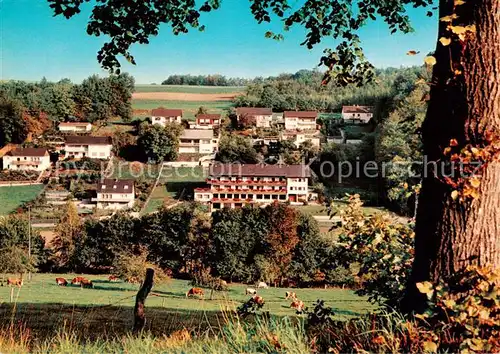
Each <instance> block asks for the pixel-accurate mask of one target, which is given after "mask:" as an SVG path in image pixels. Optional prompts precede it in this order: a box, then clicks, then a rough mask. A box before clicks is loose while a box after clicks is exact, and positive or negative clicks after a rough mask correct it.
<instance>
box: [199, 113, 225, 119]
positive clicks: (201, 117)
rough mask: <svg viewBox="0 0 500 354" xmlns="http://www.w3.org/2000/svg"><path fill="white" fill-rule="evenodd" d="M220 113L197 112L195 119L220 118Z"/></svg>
mask: <svg viewBox="0 0 500 354" xmlns="http://www.w3.org/2000/svg"><path fill="white" fill-rule="evenodd" d="M220 116H221V115H220V114H198V115H197V116H196V119H220Z"/></svg>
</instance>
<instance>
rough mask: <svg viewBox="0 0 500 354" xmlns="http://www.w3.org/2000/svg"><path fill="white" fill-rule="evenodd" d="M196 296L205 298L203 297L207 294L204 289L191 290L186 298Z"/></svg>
mask: <svg viewBox="0 0 500 354" xmlns="http://www.w3.org/2000/svg"><path fill="white" fill-rule="evenodd" d="M195 295H196V296H199V297H201V298H203V296H204V295H205V292H204V291H203V289H202V288H191V289H189V291H188V292H187V293H186V297H190V296H195Z"/></svg>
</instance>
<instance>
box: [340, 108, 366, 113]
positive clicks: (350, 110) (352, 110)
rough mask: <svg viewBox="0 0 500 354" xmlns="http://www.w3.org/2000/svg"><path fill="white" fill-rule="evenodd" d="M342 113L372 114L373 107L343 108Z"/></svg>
mask: <svg viewBox="0 0 500 354" xmlns="http://www.w3.org/2000/svg"><path fill="white" fill-rule="evenodd" d="M342 113H373V106H343V107H342Z"/></svg>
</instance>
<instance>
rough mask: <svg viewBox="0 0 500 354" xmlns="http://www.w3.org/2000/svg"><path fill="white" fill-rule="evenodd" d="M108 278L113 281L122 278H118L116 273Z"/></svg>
mask: <svg viewBox="0 0 500 354" xmlns="http://www.w3.org/2000/svg"><path fill="white" fill-rule="evenodd" d="M108 280H109V281H111V282H115V281H118V280H120V278H118V277H117V276H116V275H110V276H109V277H108Z"/></svg>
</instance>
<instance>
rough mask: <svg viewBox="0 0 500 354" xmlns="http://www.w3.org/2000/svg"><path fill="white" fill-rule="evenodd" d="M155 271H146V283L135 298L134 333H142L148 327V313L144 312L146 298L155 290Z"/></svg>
mask: <svg viewBox="0 0 500 354" xmlns="http://www.w3.org/2000/svg"><path fill="white" fill-rule="evenodd" d="M154 274H155V271H154V270H153V269H151V268H148V269H147V270H146V277H145V278H144V282H143V283H142V286H141V288H140V289H139V291H138V292H137V296H136V298H135V307H134V328H133V331H134V333H138V332H141V331H142V330H143V329H144V326H145V325H146V313H145V312H144V303H145V302H146V298H147V297H148V295H149V292H150V291H151V289H152V288H153V278H154Z"/></svg>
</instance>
